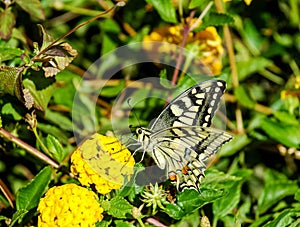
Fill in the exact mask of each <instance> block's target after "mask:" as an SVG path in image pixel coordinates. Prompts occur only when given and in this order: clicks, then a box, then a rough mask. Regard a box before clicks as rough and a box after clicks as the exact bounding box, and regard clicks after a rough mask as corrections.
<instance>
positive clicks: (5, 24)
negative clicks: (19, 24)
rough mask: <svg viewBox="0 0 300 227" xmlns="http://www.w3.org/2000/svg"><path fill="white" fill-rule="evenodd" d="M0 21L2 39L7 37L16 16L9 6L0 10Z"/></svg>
mask: <svg viewBox="0 0 300 227" xmlns="http://www.w3.org/2000/svg"><path fill="white" fill-rule="evenodd" d="M0 21H1V23H0V37H1V38H2V39H9V38H10V36H11V33H12V30H13V28H14V26H15V24H16V18H15V15H14V14H13V13H12V12H11V7H8V8H6V9H5V10H4V11H3V12H0Z"/></svg>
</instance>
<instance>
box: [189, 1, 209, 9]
mask: <svg viewBox="0 0 300 227" xmlns="http://www.w3.org/2000/svg"><path fill="white" fill-rule="evenodd" d="M209 2H210V0H192V1H190V4H189V9H194V8H197V7H205V6H207V4H208V3H209Z"/></svg>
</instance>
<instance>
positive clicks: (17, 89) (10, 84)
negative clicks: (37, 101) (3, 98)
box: [0, 66, 24, 100]
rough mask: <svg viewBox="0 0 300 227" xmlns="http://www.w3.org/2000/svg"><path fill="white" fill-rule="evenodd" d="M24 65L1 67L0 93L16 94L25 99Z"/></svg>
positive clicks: (20, 98)
mask: <svg viewBox="0 0 300 227" xmlns="http://www.w3.org/2000/svg"><path fill="white" fill-rule="evenodd" d="M23 70H24V68H23V67H10V66H1V67H0V81H1V82H0V93H5V94H10V95H12V96H16V97H17V98H18V99H19V100H23V95H22V94H23V92H22V88H23V87H22V72H23Z"/></svg>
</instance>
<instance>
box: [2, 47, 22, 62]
mask: <svg viewBox="0 0 300 227" xmlns="http://www.w3.org/2000/svg"><path fill="white" fill-rule="evenodd" d="M23 53H24V50H21V49H19V48H14V47H0V62H3V61H7V60H11V59H13V58H15V57H19V56H21V54H23Z"/></svg>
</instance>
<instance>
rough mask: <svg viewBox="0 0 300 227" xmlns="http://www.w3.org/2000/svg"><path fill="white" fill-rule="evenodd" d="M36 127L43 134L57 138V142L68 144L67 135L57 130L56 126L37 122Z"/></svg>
mask: <svg viewBox="0 0 300 227" xmlns="http://www.w3.org/2000/svg"><path fill="white" fill-rule="evenodd" d="M37 127H38V129H40V130H41V131H43V132H44V133H46V134H51V135H53V136H55V137H56V138H59V140H60V141H61V142H62V143H64V144H68V143H69V142H68V139H69V138H68V135H67V134H66V132H65V131H63V130H61V129H59V128H57V127H56V126H54V125H49V124H44V123H41V122H39V123H38V124H37Z"/></svg>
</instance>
